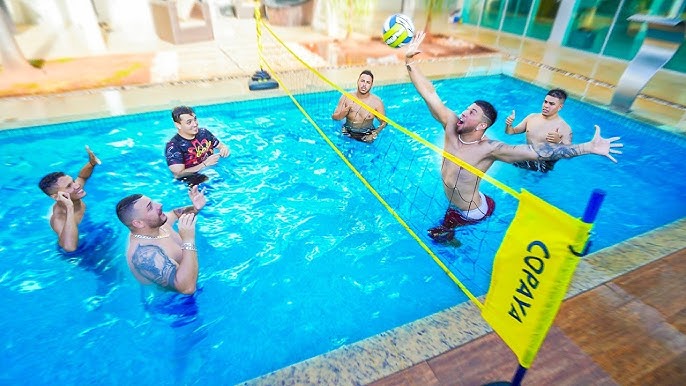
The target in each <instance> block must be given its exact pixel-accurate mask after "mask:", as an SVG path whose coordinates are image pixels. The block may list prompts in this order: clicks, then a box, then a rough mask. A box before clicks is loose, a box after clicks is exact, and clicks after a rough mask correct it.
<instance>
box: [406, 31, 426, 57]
mask: <svg viewBox="0 0 686 386" xmlns="http://www.w3.org/2000/svg"><path fill="white" fill-rule="evenodd" d="M424 36H426V33H424V31H419V32H417V34H416V35H414V37H413V38H412V41H411V42H410V44H408V45H407V48H406V49H405V58H407V59H410V58H413V57H414V56H415V55H417V54H418V53H420V52H421V51H420V50H419V45H420V44H422V41H423V40H424Z"/></svg>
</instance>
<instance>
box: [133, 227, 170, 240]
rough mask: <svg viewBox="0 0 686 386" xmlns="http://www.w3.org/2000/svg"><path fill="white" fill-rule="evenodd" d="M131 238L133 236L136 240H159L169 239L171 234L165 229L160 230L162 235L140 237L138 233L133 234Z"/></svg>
mask: <svg viewBox="0 0 686 386" xmlns="http://www.w3.org/2000/svg"><path fill="white" fill-rule="evenodd" d="M131 236H133V237H134V238H136V239H144V240H157V239H164V238H167V237H169V232H167V231H166V230H165V229H164V228H160V234H159V235H157V236H148V235H139V234H136V233H131Z"/></svg>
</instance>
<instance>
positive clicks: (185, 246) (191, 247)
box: [181, 243, 198, 251]
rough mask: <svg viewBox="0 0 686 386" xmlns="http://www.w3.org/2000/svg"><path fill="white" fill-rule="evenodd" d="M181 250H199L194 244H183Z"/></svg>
mask: <svg viewBox="0 0 686 386" xmlns="http://www.w3.org/2000/svg"><path fill="white" fill-rule="evenodd" d="M181 250H182V251H197V250H198V248H196V247H195V244H193V243H183V244H181Z"/></svg>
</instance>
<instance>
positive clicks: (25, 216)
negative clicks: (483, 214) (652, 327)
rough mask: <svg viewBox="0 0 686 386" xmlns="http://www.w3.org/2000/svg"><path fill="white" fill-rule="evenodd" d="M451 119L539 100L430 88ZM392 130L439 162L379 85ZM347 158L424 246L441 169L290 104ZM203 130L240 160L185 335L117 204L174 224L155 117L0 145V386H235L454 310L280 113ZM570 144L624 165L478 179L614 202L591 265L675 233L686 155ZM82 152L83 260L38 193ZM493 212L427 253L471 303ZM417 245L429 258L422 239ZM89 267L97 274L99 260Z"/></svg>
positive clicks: (487, 86)
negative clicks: (137, 198)
mask: <svg viewBox="0 0 686 386" xmlns="http://www.w3.org/2000/svg"><path fill="white" fill-rule="evenodd" d="M436 86H437V90H438V92H439V94H440V95H441V96H442V97H443V98H444V99H445V100H447V101H448V105H449V107H451V108H453V109H456V110H458V111H461V109H462V108H464V107H465V106H467V105H468V104H469V103H471V102H472V100H473V99H474V98H475V97H478V98H479V99H486V100H490V101H492V102H494V105H495V106H496V107H497V108H498V110H499V111H500V112H501V116H500V118H499V119H498V121H497V122H496V124H495V125H494V127H493V128H491V129H490V130H489V135H490V136H491V137H495V138H498V139H503V140H505V141H508V142H510V143H520V142H522V141H523V140H524V139H523V137H506V136H505V135H504V134H503V133H502V126H503V122H504V118H505V115H506V114H507V113H508V112H509V111H511V110H512V109H515V110H516V111H517V116H518V117H520V118H523V117H525V116H526V114H528V113H530V112H535V111H539V110H540V100H542V98H543V96H544V94H545V91H544V90H542V89H539V88H537V87H533V86H530V85H528V84H526V83H523V82H520V81H517V80H515V79H512V78H508V77H504V76H496V77H479V78H466V79H458V80H446V81H440V82H437V83H436ZM375 92H376V93H377V94H378V95H380V96H381V97H382V98H383V99H384V101H385V102H386V108H387V115H388V116H389V117H391V118H392V119H393V120H394V121H396V122H398V123H400V124H402V125H403V126H405V127H406V128H408V129H410V130H413V131H415V132H417V133H418V134H419V135H420V136H422V137H424V138H426V139H427V140H429V141H430V142H433V143H435V144H438V145H439V146H440V145H441V143H440V142H441V141H442V130H441V129H440V128H439V127H438V126H437V125H436V124H435V123H434V121H433V120H432V119H431V118H430V116H429V114H428V111H427V110H426V108H425V106H424V104H423V102H421V100H420V99H419V97H418V95H417V94H416V92H415V91H414V89H413V88H412V86H411V85H407V84H404V85H394V86H386V87H378V88H376V89H375ZM300 100H301V101H303V102H305V108H306V109H308V112H309V113H310V114H312V115H313V117H314V118H315V120H316V121H317V122H318V123H319V124H320V125H321V126H322V128H323V129H324V130H325V131H326V132H327V133H328V134H329V135H330V136H331V138H332V141H333V142H334V143H335V144H336V145H337V146H339V147H340V149H341V151H342V152H343V154H345V155H346V156H348V157H349V159H350V160H351V162H352V163H353V164H354V165H356V166H357V167H358V169H359V170H360V171H361V173H362V174H363V175H364V176H365V177H366V178H367V179H368V180H369V181H370V183H371V184H372V185H373V186H374V187H375V188H376V189H377V190H378V191H379V192H380V193H381V195H382V196H383V197H384V198H385V199H386V201H387V202H388V203H389V204H390V205H391V206H392V207H393V208H394V209H396V210H397V211H398V213H400V214H401V215H402V216H403V218H405V220H406V221H408V223H409V224H410V226H411V227H412V229H413V230H414V231H415V232H417V233H418V234H419V235H420V236H422V237H424V236H423V234H424V232H425V229H426V228H428V227H430V226H433V225H434V224H435V222H436V221H437V220H438V219H439V218H440V216H441V212H442V210H443V209H444V205H445V202H444V201H443V199H442V192H441V191H440V184H439V180H438V167H439V164H440V156H438V155H436V154H435V153H433V152H431V151H429V150H427V149H425V148H424V147H422V146H421V145H418V144H417V143H415V142H414V141H413V140H411V139H408V138H407V137H405V136H404V135H403V134H401V133H399V132H397V131H396V130H394V129H392V128H389V129H388V130H387V131H385V132H384V133H382V135H381V136H380V138H379V140H377V142H375V143H374V144H373V145H371V146H369V145H365V144H361V143H358V142H353V141H350V140H347V139H345V138H342V137H340V135H339V134H338V129H339V126H340V123H335V122H333V121H331V120H330V118H329V117H330V114H331V111H333V109H334V107H335V103H336V101H337V100H338V96H337V95H336V94H334V93H320V94H313V95H307V96H302V97H300ZM196 112H197V113H198V117H199V121H200V123H201V125H202V126H204V127H207V128H209V129H210V130H211V131H212V132H213V133H215V134H216V135H217V136H218V137H219V138H221V139H222V140H224V141H225V142H227V143H228V144H229V145H230V147H231V149H232V155H231V157H230V158H228V159H224V160H222V161H220V164H219V165H218V166H217V167H215V168H213V170H211V171H210V172H209V173H208V174H209V175H210V178H211V182H210V183H209V184H207V185H206V186H205V188H206V195H207V197H208V204H207V206H206V207H205V208H204V209H203V212H202V216H201V218H200V220H199V222H198V229H199V231H198V234H199V236H198V247H199V256H200V278H199V283H200V288H201V290H200V292H199V294H198V295H197V296H196V299H197V302H196V308H195V310H196V312H197V315H196V317H195V318H191V319H193V320H192V321H191V323H189V324H187V325H182V324H183V323H176V324H174V326H172V325H171V323H170V321H169V320H168V319H167V318H165V317H163V315H159V313H156V312H146V310H145V309H144V308H143V306H142V304H141V301H140V291H139V285H138V284H137V282H136V281H135V280H134V279H133V278H132V277H131V275H130V273H129V271H128V268H127V267H126V263H125V261H124V254H123V252H124V247H125V243H126V237H127V230H126V229H125V228H124V227H123V226H122V225H121V224H119V223H118V221H117V220H116V217H115V215H114V206H115V205H116V203H117V201H119V199H121V198H122V197H124V196H126V195H128V194H131V193H135V192H141V193H144V194H146V195H148V196H150V197H152V198H154V199H156V200H158V201H160V202H162V203H163V204H164V205H165V208H166V209H167V210H168V209H171V208H173V207H176V206H182V205H186V204H187V202H188V199H187V196H186V194H185V190H184V187H183V186H181V185H178V184H175V183H174V182H173V181H172V178H171V174H170V173H169V171H168V169H167V166H166V163H165V162H164V159H163V147H164V144H165V142H166V141H167V140H168V139H169V138H170V137H171V136H172V135H173V134H174V131H175V130H174V129H173V125H172V123H171V119H170V118H169V115H168V112H167V111H162V112H153V113H147V114H140V115H133V116H126V117H117V118H111V119H100V120H93V121H81V122H75V123H68V124H62V125H53V126H45V127H37V128H30V129H20V130H10V131H5V132H0V138H1V139H2V145H0V147H1V148H2V152H1V153H2V155H1V156H0V157H2V158H1V159H2V164H3V166H4V169H3V172H4V173H3V174H4V177H3V181H5V183H3V184H2V188H1V189H2V194H3V197H5V205H3V206H2V208H0V221H2V223H3V232H2V236H1V238H2V239H1V242H0V245H1V247H0V296H1V298H2V299H3V306H4V308H5V310H6V314H5V317H4V318H3V319H2V322H1V325H0V327H1V329H0V330H1V331H2V336H3V339H2V342H3V353H4V354H5V363H6V365H5V366H3V368H4V370H3V371H2V372H0V383H23V384H45V383H48V382H51V383H67V384H84V383H99V384H121V383H131V382H135V383H147V382H151V383H152V382H154V383H159V384H170V383H175V382H176V381H177V380H181V382H179V383H190V384H207V383H211V382H214V383H216V382H217V381H218V380H221V383H222V384H232V383H236V382H240V381H243V380H246V379H250V378H253V377H256V376H258V375H261V374H264V373H266V372H269V371H272V370H276V369H278V368H281V367H284V366H286V365H289V364H292V363H295V362H298V361H301V360H305V359H307V358H310V357H313V356H316V355H319V354H322V353H325V352H328V351H330V350H332V349H335V348H337V347H340V346H342V345H344V344H349V343H353V342H356V341H359V340H361V339H364V338H366V337H369V336H371V335H374V334H377V333H380V332H382V331H385V330H388V329H390V328H393V327H396V326H399V325H402V324H404V323H407V322H410V321H413V320H416V319H419V318H422V317H424V316H427V315H430V314H432V313H435V312H438V311H441V310H443V309H445V308H447V307H450V306H452V305H455V304H458V303H461V302H463V301H465V300H466V297H465V296H464V295H463V294H462V293H461V292H460V291H459V290H458V288H457V287H456V286H455V284H454V283H452V282H451V281H450V279H449V278H448V277H447V276H446V275H445V274H444V273H443V272H442V271H441V270H440V269H439V268H438V267H437V265H436V264H434V263H433V262H432V260H431V258H430V257H429V256H428V255H427V254H426V252H424V251H423V250H422V249H421V248H420V247H419V246H418V245H417V243H416V242H415V241H414V240H413V239H412V238H410V237H409V236H408V235H407V232H406V231H405V230H404V229H403V228H402V227H401V226H400V225H398V223H397V222H396V220H395V219H394V218H393V217H392V216H391V215H390V214H389V213H388V212H387V211H386V210H385V209H384V208H383V206H382V205H381V204H380V203H379V202H378V201H377V200H376V198H375V197H374V196H372V195H371V194H370V193H369V192H368V191H367V189H366V188H365V187H364V186H363V185H362V184H361V183H360V182H359V180H358V179H357V178H356V177H355V176H354V175H353V174H352V173H351V172H350V170H349V169H348V168H347V167H346V165H345V164H344V163H343V162H342V161H341V160H340V159H339V158H338V157H337V156H336V155H335V154H334V152H332V151H331V149H330V148H329V147H328V146H327V145H326V143H325V142H324V141H323V140H322V139H321V138H320V136H319V134H318V133H317V132H316V131H315V130H314V129H313V128H312V127H311V126H310V125H309V123H307V121H306V120H305V119H304V118H303V117H302V116H301V115H300V112H299V111H297V110H296V109H295V108H294V107H293V105H292V103H291V102H290V101H289V100H288V99H285V98H277V99H270V100H261V101H253V102H240V103H231V104H222V105H212V106H204V107H198V108H197V109H196ZM562 115H563V117H564V118H566V119H567V121H568V122H569V123H570V125H571V126H572V128H573V129H574V130H575V134H574V137H575V141H583V140H587V139H588V138H590V136H591V135H592V130H593V124H598V125H600V126H601V128H602V129H603V134H604V135H620V136H622V142H624V143H625V147H624V154H623V155H620V156H619V157H618V158H619V164H616V165H615V164H612V163H611V162H609V161H608V160H606V159H603V158H601V157H597V156H588V157H582V158H578V159H574V160H567V161H561V162H559V163H558V165H557V166H556V170H555V171H554V172H552V173H550V174H548V175H540V174H536V173H533V172H526V171H522V170H519V169H516V168H514V167H511V166H509V165H506V164H502V165H499V164H496V165H495V166H494V167H493V168H492V169H491V171H490V172H489V174H490V175H492V176H493V177H495V178H497V179H499V180H501V181H502V182H504V183H506V184H508V185H510V186H512V187H514V188H516V189H519V188H526V189H528V190H530V191H533V192H534V193H535V194H538V195H540V196H541V197H543V198H545V199H546V200H548V201H550V202H551V203H553V204H555V205H558V206H559V207H561V208H562V209H564V210H566V211H568V212H570V213H571V214H573V215H575V216H580V215H581V213H582V212H583V208H584V206H585V203H586V201H587V199H588V197H589V195H590V192H591V191H592V190H593V189H595V188H602V189H604V190H606V191H607V198H606V200H605V202H604V204H603V207H602V209H601V212H600V215H599V217H598V221H597V223H596V227H595V229H594V234H593V241H594V244H593V245H594V249H596V250H597V249H599V248H603V247H606V246H610V245H613V244H616V243H618V242H621V241H622V240H625V239H627V238H629V237H632V236H635V235H638V234H641V233H644V232H646V231H648V230H651V229H654V228H656V227H658V226H661V225H664V224H666V223H669V222H671V221H673V220H676V219H678V218H681V217H684V216H685V215H686V205H685V204H684V203H683V200H681V197H682V192H683V191H684V188H686V183H685V182H684V181H686V178H685V177H686V176H685V175H684V174H686V173H685V172H684V171H683V168H682V167H681V164H682V163H683V161H684V159H683V158H684V154H685V153H684V149H686V141H684V138H682V137H678V136H675V135H671V134H668V133H664V132H658V131H656V130H655V129H654V128H651V127H650V126H647V125H644V124H642V123H638V122H634V121H630V120H628V119H626V118H623V117H621V116H617V115H615V114H612V113H608V112H606V111H603V110H601V109H598V108H595V107H592V106H589V105H586V104H583V103H580V102H577V101H574V100H568V101H567V103H566V105H565V107H564V109H563V111H562ZM85 144H89V145H90V147H91V148H92V149H93V150H94V151H95V152H96V154H98V155H99V156H100V158H101V160H102V162H103V164H102V165H101V166H99V167H98V168H97V169H96V171H95V173H94V175H93V177H92V178H91V179H90V180H89V182H88V184H87V185H86V191H87V192H88V196H87V197H86V198H85V201H86V202H87V203H88V206H89V209H88V221H89V222H90V224H91V225H87V224H86V225H84V226H83V228H88V229H90V230H91V231H92V235H93V236H92V237H93V239H94V240H97V242H94V243H93V244H94V245H93V248H94V249H97V251H96V252H95V253H94V254H93V255H91V256H87V257H86V258H85V259H84V258H78V257H64V256H61V255H60V254H58V253H57V251H56V249H55V236H54V234H53V233H52V231H51V230H50V228H49V225H48V223H47V213H48V208H49V207H50V205H51V200H50V199H49V198H48V197H46V196H44V195H43V194H42V192H40V190H39V189H38V188H37V186H36V184H37V182H38V180H39V179H40V177H41V176H42V175H44V174H45V173H48V172H50V171H53V170H64V171H65V172H67V173H70V174H71V175H75V174H76V173H77V172H78V170H79V168H80V167H81V166H82V165H83V163H84V162H85V161H86V159H87V158H86V153H85V151H84V150H83V146H84V145H85ZM483 186H484V189H485V190H486V191H487V193H489V194H490V195H492V196H493V197H494V198H496V201H497V202H498V206H497V209H496V214H495V215H494V216H493V218H492V219H491V220H489V221H487V222H484V223H481V224H479V225H478V226H474V227H470V228H465V229H463V230H460V231H459V232H458V238H459V239H460V240H461V242H462V243H463V245H462V246H460V247H457V248H455V247H452V246H447V247H446V246H437V245H433V244H432V248H433V250H434V251H435V252H436V253H437V255H439V256H440V257H441V258H442V259H443V260H444V261H445V262H446V263H447V264H448V265H449V266H450V268H451V270H453V272H455V273H456V275H457V276H458V277H459V278H460V280H461V281H463V282H464V283H465V284H466V285H467V286H468V288H469V289H470V291H472V292H473V293H474V294H476V295H482V294H483V293H485V291H486V290H487V286H488V280H489V272H490V269H491V264H492V258H493V253H494V252H495V250H496V249H497V246H498V244H499V241H500V239H502V234H503V232H504V230H505V228H506V227H507V225H508V223H509V221H510V220H511V218H512V215H513V214H514V210H515V208H516V202H515V200H514V199H512V198H510V197H509V196H507V195H505V194H504V193H501V192H498V191H497V190H495V189H494V188H493V187H492V186H489V184H483ZM426 242H427V243H428V240H426ZM94 256H95V257H94Z"/></svg>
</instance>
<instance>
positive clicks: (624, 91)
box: [610, 15, 686, 112]
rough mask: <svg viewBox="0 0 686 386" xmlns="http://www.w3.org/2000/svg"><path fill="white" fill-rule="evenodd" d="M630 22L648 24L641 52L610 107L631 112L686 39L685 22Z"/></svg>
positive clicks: (640, 19)
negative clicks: (640, 95)
mask: <svg viewBox="0 0 686 386" xmlns="http://www.w3.org/2000/svg"><path fill="white" fill-rule="evenodd" d="M627 20H629V21H634V22H643V23H647V24H648V31H647V33H646V37H645V39H644V40H643V44H642V45H641V48H640V49H639V50H638V53H637V54H636V56H635V57H634V58H633V59H632V60H631V62H629V65H628V66H627V68H626V69H625V70H624V73H622V76H621V77H620V78H619V81H618V82H617V88H616V89H615V93H614V95H613V96H612V101H611V102H610V107H612V108H614V109H616V110H619V111H622V112H628V111H630V110H631V105H632V104H633V103H634V100H635V99H636V97H637V96H638V94H639V93H640V92H641V90H642V89H643V88H644V87H645V86H646V84H648V82H649V81H650V79H651V78H652V77H653V76H654V75H655V74H656V73H657V72H658V70H660V69H661V68H662V67H663V66H664V65H665V64H666V63H667V62H668V61H669V60H670V59H671V58H672V56H674V53H675V52H676V51H677V50H678V49H679V46H681V44H682V43H683V42H684V38H685V37H686V28H685V24H684V20H682V19H678V18H666V17H661V16H651V15H633V16H631V17H629V18H628V19H627Z"/></svg>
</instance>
